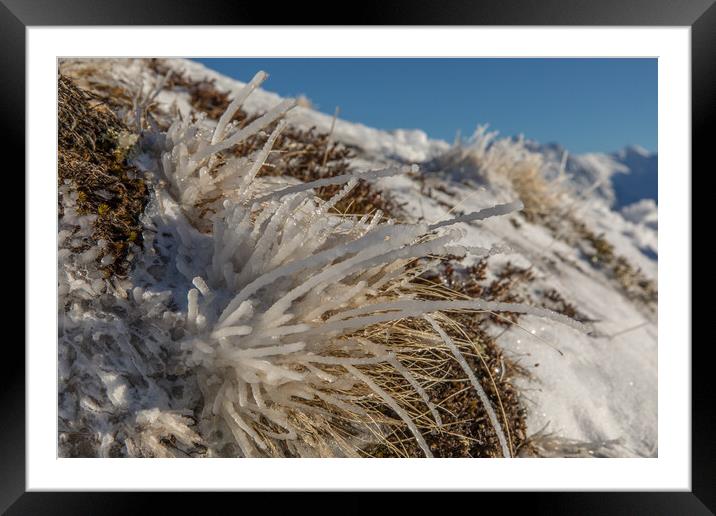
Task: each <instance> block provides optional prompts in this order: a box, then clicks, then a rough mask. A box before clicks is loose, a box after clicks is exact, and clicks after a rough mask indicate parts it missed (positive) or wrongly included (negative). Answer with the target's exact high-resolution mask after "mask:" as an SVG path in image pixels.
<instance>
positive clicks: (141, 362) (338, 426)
mask: <svg viewBox="0 0 716 516" xmlns="http://www.w3.org/2000/svg"><path fill="white" fill-rule="evenodd" d="M265 78H266V74H265V73H263V72H259V73H258V74H257V75H256V76H255V77H254V78H253V79H252V81H251V82H250V83H248V84H247V85H246V86H244V88H243V89H241V90H240V91H239V92H238V93H237V94H236V96H235V97H234V99H233V101H232V102H231V104H230V105H229V107H228V108H227V110H226V112H225V113H224V114H223V115H222V117H221V118H220V119H219V121H218V122H217V123H216V125H214V126H212V125H211V124H210V123H208V122H207V121H206V120H204V119H202V118H201V117H199V118H198V119H196V120H192V119H191V118H189V117H184V118H182V117H177V118H176V119H175V120H174V121H173V123H172V124H171V125H170V126H169V128H168V129H167V131H166V132H164V133H159V132H158V130H156V129H155V130H145V131H144V134H143V135H142V141H140V142H139V146H140V147H141V149H142V152H141V153H138V154H137V155H136V157H135V160H136V163H137V166H138V167H139V168H141V169H142V170H145V171H147V172H151V173H154V174H156V177H157V178H161V179H162V181H163V182H164V183H163V184H164V186H162V185H157V187H156V189H155V191H154V192H152V200H151V202H150V206H149V208H148V210H147V214H146V220H145V228H146V229H147V231H146V232H145V233H146V236H145V238H144V244H145V250H144V251H143V252H139V250H137V253H135V254H136V257H137V258H136V259H135V261H136V262H138V263H136V264H135V267H134V271H133V275H132V277H131V278H128V279H127V280H125V281H123V282H121V283H111V284H110V283H109V282H105V281H104V280H103V279H102V278H101V276H100V274H99V270H98V268H97V265H98V264H97V263H95V262H96V258H97V257H98V256H99V255H98V253H97V251H96V249H97V248H98V246H96V245H95V246H90V247H89V250H84V251H82V253H68V252H63V253H61V259H60V268H61V271H60V272H61V274H60V280H59V282H60V285H59V286H60V306H61V318H60V339H61V343H62V345H61V347H60V349H61V351H60V354H61V357H60V362H61V364H63V368H62V369H63V370H65V369H67V370H68V371H69V372H68V373H67V377H68V378H69V377H73V376H74V377H75V378H77V379H80V381H82V380H84V381H86V384H85V386H84V387H83V389H84V390H82V393H83V395H75V394H73V391H72V389H66V390H67V391H68V394H67V398H68V399H67V400H65V402H64V403H65V404H66V405H67V406H78V405H79V406H81V407H82V408H83V409H82V412H83V414H84V416H83V418H84V419H85V420H77V421H75V422H73V421H72V420H71V419H72V418H71V417H70V415H69V411H68V415H67V417H64V418H63V417H62V416H61V419H63V423H66V424H67V425H68V426H73V425H74V426H73V428H71V429H70V430H74V429H75V428H79V427H81V426H82V425H83V424H89V425H91V426H107V425H108V421H109V417H108V415H106V414H104V415H103V414H102V409H101V407H100V405H101V403H98V402H96V401H95V400H101V401H104V400H107V401H109V402H110V403H109V404H111V405H112V411H113V412H112V413H111V415H112V417H116V418H117V419H118V420H121V421H122V424H121V425H119V427H120V429H119V430H116V429H115V433H114V434H112V435H110V434H105V436H104V437H102V439H101V444H100V445H99V446H98V449H99V450H100V452H101V453H102V454H109V453H114V452H112V450H113V449H114V448H116V447H117V446H119V447H122V446H123V447H124V448H123V450H122V452H121V453H122V454H124V455H129V456H143V455H148V456H161V457H164V456H183V455H187V454H191V453H195V450H194V448H195V447H196V446H197V445H199V446H201V447H203V448H204V449H205V452H204V454H205V455H206V456H244V457H252V456H355V455H356V453H357V450H358V449H360V447H361V446H363V445H365V443H366V442H376V440H377V441H380V439H381V438H382V437H385V434H386V433H387V429H388V428H390V427H391V425H393V426H396V425H403V426H404V427H407V429H409V431H410V432H411V434H412V435H413V437H414V439H415V441H416V442H417V443H418V445H419V446H420V448H421V449H422V451H423V452H424V453H425V455H427V456H432V454H431V451H430V447H429V446H428V444H427V443H426V441H425V439H424V437H423V434H424V432H425V431H426V430H429V429H432V428H439V427H440V426H441V425H442V418H441V416H440V410H441V409H440V407H439V406H437V405H436V402H437V401H439V400H431V399H430V398H429V396H428V392H429V391H428V389H427V387H428V385H429V382H431V381H432V380H431V379H430V378H426V375H425V374H422V373H421V372H420V371H419V370H417V369H416V368H415V366H414V365H412V364H411V363H410V361H409V360H406V359H405V357H406V355H407V354H408V353H409V351H405V350H404V349H403V348H402V347H401V346H399V345H396V344H395V343H394V342H393V341H391V340H390V339H384V338H383V337H382V336H381V335H382V332H378V331H376V332H374V333H371V332H370V331H369V330H372V329H375V328H381V326H380V325H382V324H386V323H392V322H394V321H401V320H402V321H408V320H411V319H414V320H421V321H422V320H427V321H428V322H429V324H430V327H431V328H432V330H433V331H434V334H433V333H430V332H429V331H427V332H424V333H423V334H419V333H417V332H416V333H415V334H413V335H411V338H412V341H411V343H410V345H411V346H414V347H415V348H416V349H421V347H424V348H425V349H428V348H429V349H431V350H434V353H435V355H436V356H438V357H439V358H440V359H441V360H442V359H451V360H457V362H458V363H459V364H460V366H461V367H462V368H463V369H464V370H465V372H466V373H467V374H468V376H469V377H470V380H471V382H472V383H473V386H474V387H475V389H476V390H477V394H478V396H479V398H480V400H481V401H482V403H483V404H484V405H485V408H486V410H487V412H488V415H489V417H490V421H491V423H492V424H493V426H494V428H495V431H496V433H497V435H498V437H499V441H500V444H501V447H502V449H503V453H504V454H505V456H509V448H508V447H507V444H506V441H505V436H504V432H503V430H502V428H501V426H500V424H499V422H498V420H497V418H496V416H495V413H494V410H493V409H492V407H491V406H490V404H489V401H488V400H487V398H486V395H485V393H484V390H483V389H482V388H481V386H480V385H479V383H478V382H477V379H476V378H475V376H474V374H473V373H472V371H471V370H470V369H469V367H468V366H467V362H466V361H465V359H464V357H463V356H462V355H461V353H460V351H459V349H458V348H457V346H456V344H455V343H454V342H453V341H452V340H451V339H450V337H448V336H447V334H446V333H445V331H444V330H443V329H442V328H441V326H440V325H439V324H438V322H437V320H438V319H437V318H433V317H431V316H430V315H429V314H435V313H436V312H441V311H442V312H447V313H448V314H447V315H444V317H449V312H450V311H458V310H472V311H487V312H500V311H507V312H517V313H526V314H532V315H536V316H539V317H544V318H548V319H551V320H554V321H557V322H559V323H563V324H566V325H569V326H571V327H572V328H576V329H579V330H582V331H584V330H585V329H586V328H585V327H584V326H583V325H580V324H579V323H576V322H575V321H572V320H571V319H568V318H567V317H564V316H562V315H560V314H556V313H554V312H551V311H549V310H545V309H540V308H536V307H532V306H528V305H523V304H516V303H495V302H488V301H484V300H480V299H473V300H451V301H426V300H420V299H416V298H415V294H414V293H413V292H411V291H410V286H409V281H407V279H408V278H409V277H410V273H409V272H408V271H407V270H406V266H407V265H408V264H410V263H411V261H413V260H415V259H416V258H423V257H426V256H439V255H444V254H447V253H452V252H456V253H462V255H465V254H466V253H467V252H468V251H471V252H473V253H475V254H482V255H485V256H489V255H491V254H494V253H496V252H500V251H501V250H502V248H501V247H499V246H497V247H493V248H477V247H465V246H460V245H458V244H457V241H458V240H459V239H460V237H461V236H462V233H461V231H458V230H457V229H455V228H451V227H449V226H454V225H456V224H458V223H463V222H470V221H477V220H484V219H486V218H488V217H493V216H499V215H504V214H507V213H510V212H512V211H514V210H519V209H521V207H522V203H521V202H520V201H516V202H510V203H506V204H501V205H497V206H493V207H490V208H486V209H482V210H479V211H476V212H473V213H468V214H465V215H461V216H458V217H455V218H452V219H449V220H443V221H440V222H436V223H435V224H432V225H429V224H407V223H392V222H391V223H383V222H381V220H382V214H380V213H377V214H375V216H373V218H372V219H370V220H369V217H367V216H366V217H363V218H361V219H360V220H355V219H351V218H346V217H341V216H339V215H337V214H335V213H333V211H332V207H333V206H334V205H335V204H336V203H337V201H338V200H339V199H341V198H342V197H344V196H346V195H348V194H349V192H350V191H351V189H352V188H354V187H355V185H356V184H357V182H358V181H376V180H379V179H384V178H388V177H391V176H395V175H398V174H402V173H405V172H410V171H412V172H415V171H417V168H416V167H415V166H411V167H396V166H391V167H387V168H384V169H378V170H369V171H367V172H360V173H359V172H355V171H352V172H351V173H348V174H344V175H340V176H336V177H331V178H323V179H320V180H317V181H313V182H309V183H305V184H290V183H288V182H285V181H284V182H278V183H277V182H275V181H272V180H267V179H264V178H262V177H260V175H259V174H258V173H259V171H260V170H261V168H262V166H263V165H264V163H265V161H266V159H267V157H268V155H269V153H270V152H271V151H272V146H273V144H274V143H275V141H276V139H277V138H278V136H279V135H280V132H281V130H282V129H283V128H284V124H285V122H284V121H283V120H282V118H283V117H284V115H285V114H286V113H287V112H288V111H289V110H291V109H292V108H293V106H294V105H295V102H294V101H293V100H290V99H289V100H286V101H281V102H278V103H277V104H275V105H273V106H270V107H268V109H267V110H266V111H265V113H264V114H263V115H262V116H260V117H258V118H256V119H255V120H253V121H252V122H250V123H248V124H247V125H245V126H243V127H241V126H238V125H237V124H235V123H233V122H230V121H231V119H232V117H233V115H234V113H235V112H236V111H237V110H238V109H239V108H240V107H241V106H242V105H243V103H244V102H247V101H248V99H249V97H250V96H251V94H252V93H253V92H254V91H256V89H257V87H258V86H259V85H260V84H261V83H262V82H263V81H264V80H265ZM142 91H144V90H142ZM156 95H157V92H156V91H155V90H154V89H150V91H149V92H147V93H145V94H144V96H141V95H139V94H138V97H137V98H138V100H137V105H138V106H140V107H141V106H145V105H146V102H145V101H144V100H141V99H145V100H146V98H149V99H151V98H154V97H155V96H156ZM142 109H143V108H142ZM274 124H275V127H274V128H273V130H271V133H270V134H268V135H265V136H267V138H266V142H265V144H264V145H263V146H262V148H261V149H259V150H257V151H255V152H254V153H253V154H252V155H249V156H235V155H233V154H231V153H229V152H226V151H228V150H229V149H231V148H232V147H233V146H234V145H236V144H237V143H240V142H242V141H244V140H245V139H247V138H249V137H253V136H256V135H258V134H260V133H263V132H264V131H268V130H269V128H270V127H272V126H273V125H274ZM264 134H265V133H264ZM488 140H489V139H488ZM499 149H500V148H499V147H498V148H496V149H493V150H492V151H490V150H489V149H483V148H482V147H481V146H480V145H478V148H477V152H482V153H483V154H484V153H488V154H489V155H487V159H490V160H499V159H502V158H501V157H500V156H501V155H500V154H499V152H500V151H499ZM490 152H492V153H494V155H493V154H490ZM326 185H345V186H344V187H343V188H342V189H341V190H340V191H339V192H338V194H336V195H335V196H334V197H333V198H332V199H330V200H328V201H323V200H321V199H319V198H318V197H317V196H316V195H315V193H314V190H315V189H316V188H318V187H321V186H326ZM60 199H61V202H63V207H64V216H63V218H62V219H61V223H60V233H59V235H58V238H59V240H60V250H61V251H62V250H69V249H70V248H71V246H72V242H74V241H78V243H80V244H83V245H84V244H88V242H87V238H88V236H89V234H90V230H91V222H92V221H91V220H90V219H88V218H83V217H82V216H80V215H78V214H77V213H76V212H75V211H74V205H75V203H74V201H75V200H74V199H73V198H72V194H71V192H69V191H68V190H67V191H63V190H61V196H60ZM100 264H104V262H101V263H100ZM105 289H109V291H108V292H107V293H102V292H105ZM90 306H91V308H92V310H89V309H87V308H88V307H90ZM386 328H387V326H386ZM436 342H438V344H436ZM436 346H437V347H436ZM117 349H119V350H121V353H119V354H118V353H116V352H110V350H117ZM436 360H437V359H436ZM69 364H72V365H71V366H70V365H69ZM108 371H111V372H108ZM63 377H64V375H63ZM67 381H68V382H69V381H70V380H67ZM179 388H181V394H180V395H171V396H170V395H168V392H170V391H172V390H173V389H179ZM73 396H75V397H73ZM109 404H106V403H105V406H109ZM194 407H198V409H197V410H196V411H194ZM190 413H191V415H190ZM386 414H387V415H386ZM393 414H394V415H393ZM396 416H397V418H396ZM87 418H89V419H91V420H90V421H88V420H87ZM167 442H170V443H173V444H172V445H171V446H169V445H167Z"/></svg>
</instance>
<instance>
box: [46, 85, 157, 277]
mask: <svg viewBox="0 0 716 516" xmlns="http://www.w3.org/2000/svg"><path fill="white" fill-rule="evenodd" d="M136 139H137V138H136V135H133V134H132V133H131V132H130V131H129V130H128V129H127V128H126V127H125V126H124V124H123V123H122V122H121V121H120V120H119V118H118V117H117V116H116V115H115V114H114V113H113V111H112V109H110V107H109V106H108V105H107V104H106V103H105V102H104V101H103V100H102V99H101V98H99V97H97V96H96V95H94V94H93V93H91V92H88V91H86V90H83V89H81V88H79V87H78V86H77V85H76V84H74V82H73V81H72V80H71V79H70V78H68V77H65V76H63V75H60V76H59V78H58V183H64V182H65V181H70V183H71V184H72V185H73V186H74V188H75V189H76V191H77V209H78V211H79V212H80V213H82V214H97V215H99V216H98V217H97V220H96V221H95V223H94V230H93V237H94V239H95V241H99V240H105V241H106V242H108V244H109V245H108V246H107V250H108V251H103V253H106V252H110V253H112V254H113V255H114V257H115V260H114V261H113V263H112V264H111V265H107V266H105V267H103V271H104V273H105V277H108V278H109V277H112V276H120V277H121V276H124V275H126V272H127V268H128V267H129V262H128V261H127V260H126V257H127V254H128V252H129V246H128V245H127V243H128V242H132V243H136V244H138V245H141V224H140V222H139V217H140V215H141V214H142V213H143V211H144V208H145V206H146V204H147V201H148V190H147V186H146V184H145V182H144V180H143V179H141V178H136V176H138V175H139V174H138V172H137V171H136V169H134V168H133V167H132V166H130V165H129V164H128V163H127V156H128V154H129V153H130V152H131V149H132V147H133V145H134V142H136ZM133 178H134V179H133ZM103 256H104V255H100V257H99V258H98V260H100V259H101V258H102V257H103Z"/></svg>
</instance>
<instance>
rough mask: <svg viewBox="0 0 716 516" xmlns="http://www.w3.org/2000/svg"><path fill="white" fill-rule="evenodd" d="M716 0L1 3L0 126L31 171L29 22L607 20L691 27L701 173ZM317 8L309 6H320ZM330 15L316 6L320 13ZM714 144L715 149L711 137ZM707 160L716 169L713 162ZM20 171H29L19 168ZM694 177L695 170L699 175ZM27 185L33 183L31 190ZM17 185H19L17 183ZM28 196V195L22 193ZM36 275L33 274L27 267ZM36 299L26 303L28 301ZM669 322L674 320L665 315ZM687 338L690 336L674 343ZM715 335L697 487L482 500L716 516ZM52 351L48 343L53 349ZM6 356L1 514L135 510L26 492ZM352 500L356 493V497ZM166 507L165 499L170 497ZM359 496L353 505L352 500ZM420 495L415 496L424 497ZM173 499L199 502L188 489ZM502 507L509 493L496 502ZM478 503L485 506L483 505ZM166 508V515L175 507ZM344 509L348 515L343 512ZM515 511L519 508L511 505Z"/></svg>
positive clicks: (697, 354)
mask: <svg viewBox="0 0 716 516" xmlns="http://www.w3.org/2000/svg"><path fill="white" fill-rule="evenodd" d="M714 1H715V0H602V1H598V2H597V1H594V0H540V1H535V0H502V1H500V0H490V1H482V2H479V3H478V2H471V1H467V0H462V1H455V0H452V1H446V0H441V1H439V2H438V1H423V0H421V1H417V0H412V1H411V0H400V1H392V2H390V3H389V4H388V3H387V2H376V1H373V0H365V1H364V2H361V4H360V6H359V8H356V9H354V10H355V12H350V13H349V14H348V13H346V14H343V15H341V16H340V17H339V16H338V15H337V14H335V15H333V17H332V19H325V18H327V17H328V16H331V15H332V13H337V11H336V10H335V9H332V8H331V9H329V8H328V7H325V8H324V7H321V6H319V5H315V7H314V9H315V10H310V9H305V8H301V9H292V10H289V9H287V8H278V7H277V6H276V5H273V4H270V3H266V2H241V1H233V2H228V1H219V0H202V1H201V2H196V1H190V0H186V1H178V0H152V1H145V0H142V1H139V0H129V1H127V0H124V1H113V2H108V1H98V0H0V54H1V55H2V69H3V71H4V72H5V74H4V75H5V76H4V80H3V81H0V85H1V86H0V87H1V88H2V97H1V98H2V115H3V116H2V124H3V129H4V130H3V131H2V134H3V136H4V143H5V148H6V149H15V150H14V151H13V152H12V154H13V155H14V157H16V158H17V164H16V167H18V168H17V169H18V170H24V165H25V163H24V152H20V149H24V148H25V142H24V138H25V130H24V128H25V100H26V98H25V57H26V56H25V41H26V40H25V29H26V27H28V26H38V25H50V26H61V25H73V26H82V25H187V26H189V25H254V24H257V25H300V24H307V25H320V24H326V25H344V24H346V22H347V21H350V24H354V25H572V26H589V25H606V26H655V25H657V26H658V25H660V26H689V27H691V44H692V47H691V50H692V56H691V70H692V170H693V169H694V168H697V167H698V168H703V169H704V172H705V171H706V166H707V159H708V157H709V154H711V152H710V145H709V139H708V136H707V134H708V131H707V127H708V125H709V122H710V121H711V120H713V115H714V108H715V104H716V94H715V93H714V92H716V5H714ZM313 6H314V5H312V7H313ZM319 12H320V13H323V14H320V15H319V14H317V13H319ZM711 146H712V145H711ZM709 166H711V167H713V164H712V162H709ZM20 167H22V168H20ZM690 173H691V174H692V177H693V171H691V172H690ZM22 188H23V189H24V185H23V187H22ZM17 191H19V190H17ZM25 193H26V195H29V194H31V192H25ZM30 272H31V271H28V270H27V269H26V270H25V275H27V274H28V273H30ZM30 308H31V307H26V310H27V309H30ZM662 324H668V321H662ZM676 344H678V345H683V346H688V345H691V343H672V345H676ZM710 346H711V343H710V339H706V340H704V341H701V342H697V343H696V344H695V345H693V346H692V348H691V356H692V457H691V466H692V473H691V478H692V490H691V491H690V492H639V493H637V492H629V493H624V492H619V493H617V492H610V493H596V492H591V493H575V492H571V493H536V492H533V493H521V494H517V493H512V494H509V495H505V494H502V495H499V494H487V493H480V494H479V495H478V496H480V497H482V498H481V500H483V501H486V500H490V501H493V500H492V498H494V497H495V496H503V497H504V496H509V497H510V504H509V507H510V509H511V510H513V509H515V504H517V507H520V508H524V509H526V510H528V511H530V512H531V513H543V512H546V513H550V514H583V515H586V514H607V513H609V514H632V515H634V514H694V515H696V514H714V512H715V511H716V489H715V486H716V468H715V467H714V465H715V464H716V438H714V434H713V425H714V423H716V418H715V417H714V407H715V406H716V396H715V395H714V389H713V387H712V384H711V382H710V376H711V375H712V369H713V367H712V365H711V364H712V362H711V361H710V360H709V351H710V350H709V348H710ZM53 349H54V348H53V347H51V346H49V343H48V352H51V350H53ZM5 353H6V355H5V358H3V360H0V367H1V368H2V376H0V378H2V380H3V382H2V387H1V388H0V400H2V403H1V404H0V407H2V408H3V413H2V418H1V419H0V436H1V437H0V511H5V510H6V509H7V510H8V514H65V513H67V514H86V513H93V514H94V513H102V514H104V513H107V514H114V513H123V514H126V513H128V512H130V511H135V510H137V509H136V508H137V507H141V505H139V504H140V503H141V504H143V503H144V501H141V502H140V500H139V498H140V497H141V498H146V497H147V496H150V497H151V496H154V495H147V494H142V495H139V494H136V493H77V492H74V493H35V492H33V493H26V492H25V472H26V467H25V454H26V450H25V353H24V351H23V349H22V348H21V347H20V346H18V345H17V344H16V343H12V345H11V343H10V342H6V344H5ZM347 496H349V497H350V498H349V499H347V500H346V501H347V502H348V503H346V504H345V507H348V508H349V510H352V511H353V512H357V511H360V512H364V511H365V510H369V509H370V505H369V504H368V503H366V502H365V499H364V498H361V499H360V500H359V499H358V498H357V495H347ZM354 497H355V498H354ZM162 498H163V499H162V503H166V502H168V501H170V500H167V498H169V497H166V496H163V497H162ZM353 499H354V500H355V501H354V502H351V501H350V500H353ZM420 499H421V497H420V496H416V497H414V498H413V500H414V501H415V500H420ZM171 501H172V504H177V503H178V504H181V506H182V507H183V508H184V509H187V508H189V507H190V504H188V503H187V500H186V497H184V496H174V497H172V498H171ZM498 502H499V503H502V501H499V500H498ZM478 507H479V506H478ZM170 510H172V509H171V508H169V507H168V506H167V507H166V510H164V511H163V512H165V513H168V512H169V511H170ZM342 512H343V511H342ZM510 512H511V511H510Z"/></svg>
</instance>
